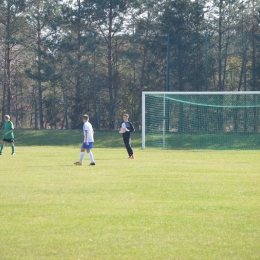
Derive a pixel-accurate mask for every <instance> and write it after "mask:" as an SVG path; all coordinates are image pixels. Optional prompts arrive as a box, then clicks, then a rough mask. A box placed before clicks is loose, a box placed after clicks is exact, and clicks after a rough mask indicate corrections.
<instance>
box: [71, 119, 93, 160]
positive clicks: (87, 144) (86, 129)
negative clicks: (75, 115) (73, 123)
mask: <svg viewBox="0 0 260 260" xmlns="http://www.w3.org/2000/svg"><path fill="white" fill-rule="evenodd" d="M83 123H84V125H83V135H84V141H83V143H82V146H81V150H80V155H79V161H78V162H75V163H74V164H75V165H82V161H83V158H84V156H85V151H87V153H88V157H89V159H90V165H96V163H95V161H94V156H93V153H92V151H91V149H92V148H93V144H94V130H93V128H92V125H91V124H90V122H89V116H88V115H86V114H85V115H83Z"/></svg>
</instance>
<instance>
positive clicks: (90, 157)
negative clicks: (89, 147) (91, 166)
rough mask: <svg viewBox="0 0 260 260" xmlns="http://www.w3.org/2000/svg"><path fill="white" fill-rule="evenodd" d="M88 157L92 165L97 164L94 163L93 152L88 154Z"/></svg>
mask: <svg viewBox="0 0 260 260" xmlns="http://www.w3.org/2000/svg"><path fill="white" fill-rule="evenodd" d="M88 157H89V159H90V161H91V162H92V163H93V162H95V161H94V156H93V153H92V152H91V151H90V152H89V153H88Z"/></svg>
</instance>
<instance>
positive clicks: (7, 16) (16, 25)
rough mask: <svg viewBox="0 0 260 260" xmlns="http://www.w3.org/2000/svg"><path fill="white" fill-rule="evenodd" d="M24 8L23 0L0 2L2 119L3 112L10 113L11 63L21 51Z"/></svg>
mask: <svg viewBox="0 0 260 260" xmlns="http://www.w3.org/2000/svg"><path fill="white" fill-rule="evenodd" d="M24 8H25V0H22V1H20V0H6V1H4V0H3V1H1V2H0V9H1V16H0V24H1V25H2V26H1V27H2V30H1V32H2V38H3V45H2V47H3V51H2V56H3V60H4V64H3V75H2V76H3V97H2V119H3V117H4V114H11V100H12V77H13V75H12V64H13V63H15V61H16V58H17V56H18V55H19V53H20V52H21V51H22V50H21V43H22V41H23V37H22V33H21V32H22V31H23V27H24V20H23V18H22V16H21V14H22V13H23V11H24Z"/></svg>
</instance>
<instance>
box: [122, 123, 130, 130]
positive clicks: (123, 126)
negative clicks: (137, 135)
mask: <svg viewBox="0 0 260 260" xmlns="http://www.w3.org/2000/svg"><path fill="white" fill-rule="evenodd" d="M122 128H124V130H125V131H127V132H129V129H127V128H126V125H125V123H123V124H122Z"/></svg>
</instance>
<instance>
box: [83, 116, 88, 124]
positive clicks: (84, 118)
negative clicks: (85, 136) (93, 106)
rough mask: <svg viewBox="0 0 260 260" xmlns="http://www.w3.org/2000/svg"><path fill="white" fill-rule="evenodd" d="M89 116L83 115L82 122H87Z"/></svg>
mask: <svg viewBox="0 0 260 260" xmlns="http://www.w3.org/2000/svg"><path fill="white" fill-rule="evenodd" d="M88 120H89V116H88V115H87V114H85V115H83V122H88Z"/></svg>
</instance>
